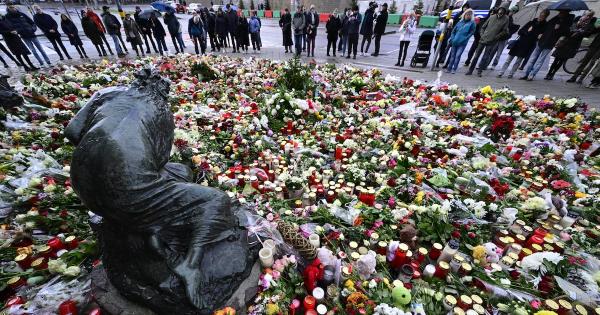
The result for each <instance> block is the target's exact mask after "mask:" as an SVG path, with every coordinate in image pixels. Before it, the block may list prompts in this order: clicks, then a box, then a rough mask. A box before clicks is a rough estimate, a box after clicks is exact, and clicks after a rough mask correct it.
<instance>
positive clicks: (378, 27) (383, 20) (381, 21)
mask: <svg viewBox="0 0 600 315" xmlns="http://www.w3.org/2000/svg"><path fill="white" fill-rule="evenodd" d="M387 9H388V5H387V3H384V4H383V5H382V6H381V12H379V14H377V18H376V19H375V27H374V29H373V33H374V34H375V52H374V53H372V54H371V56H374V57H377V56H379V47H381V36H383V34H384V33H385V26H386V25H387V20H388V10H387Z"/></svg>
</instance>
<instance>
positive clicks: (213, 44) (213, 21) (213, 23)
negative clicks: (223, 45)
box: [206, 8, 219, 52]
mask: <svg viewBox="0 0 600 315" xmlns="http://www.w3.org/2000/svg"><path fill="white" fill-rule="evenodd" d="M206 17H207V21H208V23H207V24H208V25H207V30H206V31H207V32H208V39H209V41H210V51H212V52H214V51H216V50H219V40H218V39H217V35H216V34H217V33H216V30H217V16H216V14H215V10H214V9H213V8H210V10H207V11H206Z"/></svg>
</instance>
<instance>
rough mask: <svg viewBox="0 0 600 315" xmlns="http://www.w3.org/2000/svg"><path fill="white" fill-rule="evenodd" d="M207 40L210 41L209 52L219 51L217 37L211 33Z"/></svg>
mask: <svg viewBox="0 0 600 315" xmlns="http://www.w3.org/2000/svg"><path fill="white" fill-rule="evenodd" d="M208 40H210V50H211V51H215V50H216V49H220V47H219V41H218V40H217V35H216V34H215V33H214V32H213V33H208Z"/></svg>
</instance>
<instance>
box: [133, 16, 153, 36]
mask: <svg viewBox="0 0 600 315" xmlns="http://www.w3.org/2000/svg"><path fill="white" fill-rule="evenodd" d="M140 13H141V12H135V13H134V14H133V19H134V20H135V23H137V25H138V27H139V28H140V32H142V34H146V35H152V23H150V20H148V19H145V18H142V17H140Z"/></svg>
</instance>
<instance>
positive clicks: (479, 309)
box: [473, 304, 485, 314]
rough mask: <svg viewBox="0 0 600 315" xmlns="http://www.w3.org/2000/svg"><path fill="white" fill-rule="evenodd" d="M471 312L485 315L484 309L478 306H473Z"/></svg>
mask: <svg viewBox="0 0 600 315" xmlns="http://www.w3.org/2000/svg"><path fill="white" fill-rule="evenodd" d="M473 310H474V311H475V312H477V314H485V308H483V306H481V305H479V304H475V305H473Z"/></svg>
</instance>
